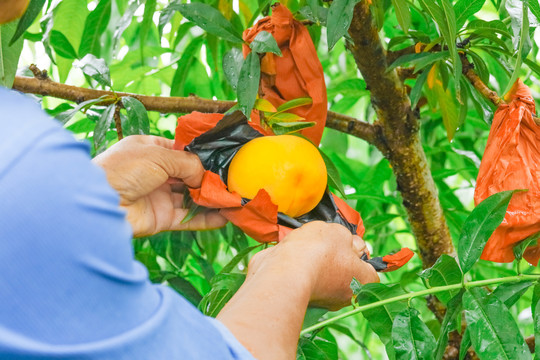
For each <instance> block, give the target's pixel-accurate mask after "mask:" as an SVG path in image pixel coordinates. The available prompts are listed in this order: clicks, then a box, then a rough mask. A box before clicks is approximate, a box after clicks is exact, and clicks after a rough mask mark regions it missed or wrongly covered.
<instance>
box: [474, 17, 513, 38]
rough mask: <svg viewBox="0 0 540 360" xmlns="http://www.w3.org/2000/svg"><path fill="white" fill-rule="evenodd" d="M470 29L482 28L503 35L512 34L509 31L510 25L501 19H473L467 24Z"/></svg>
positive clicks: (510, 35) (508, 35) (509, 36)
mask: <svg viewBox="0 0 540 360" xmlns="http://www.w3.org/2000/svg"><path fill="white" fill-rule="evenodd" d="M467 29H468V30H473V31H474V30H482V31H487V32H493V33H498V34H501V35H503V36H504V37H507V38H511V37H512V34H510V32H509V31H508V27H507V26H506V25H505V24H504V23H503V22H502V21H501V20H492V21H484V20H480V19H478V20H473V21H471V22H470V23H469V24H468V25H467Z"/></svg>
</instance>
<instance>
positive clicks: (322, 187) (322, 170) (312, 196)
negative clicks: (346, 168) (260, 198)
mask: <svg viewBox="0 0 540 360" xmlns="http://www.w3.org/2000/svg"><path fill="white" fill-rule="evenodd" d="M326 181H327V174H326V165H325V164H324V160H323V158H322V156H321V154H320V153H319V150H318V149H317V148H316V147H315V146H314V145H313V144H312V143H310V142H309V141H308V140H305V139H303V138H301V137H298V136H294V135H278V136H262V137H259V138H256V139H253V140H251V141H249V142H248V143H247V144H245V145H244V146H242V148H241V149H240V150H239V151H238V153H236V155H235V156H234V158H233V159H232V161H231V164H230V167H229V175H228V187H229V191H235V192H237V193H238V194H239V195H240V196H242V197H244V198H247V199H253V198H254V197H255V195H257V193H258V192H259V190H260V189H264V190H266V192H267V193H268V194H269V195H270V199H271V200H272V202H273V203H274V204H276V205H277V206H278V211H280V212H282V213H284V214H286V215H289V216H291V217H298V216H301V215H304V214H305V213H307V212H309V211H311V210H313V208H314V207H315V206H317V204H318V203H319V202H320V201H321V199H322V197H323V195H324V192H325V191H326Z"/></svg>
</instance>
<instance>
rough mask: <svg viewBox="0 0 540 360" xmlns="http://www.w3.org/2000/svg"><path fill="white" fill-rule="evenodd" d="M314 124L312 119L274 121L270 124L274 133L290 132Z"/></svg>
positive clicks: (283, 133)
mask: <svg viewBox="0 0 540 360" xmlns="http://www.w3.org/2000/svg"><path fill="white" fill-rule="evenodd" d="M312 126H315V122H313V121H298V122H275V123H272V125H271V126H270V127H271V128H272V131H273V132H274V134H276V135H285V134H291V133H294V132H297V131H300V130H303V129H307V128H309V127H312Z"/></svg>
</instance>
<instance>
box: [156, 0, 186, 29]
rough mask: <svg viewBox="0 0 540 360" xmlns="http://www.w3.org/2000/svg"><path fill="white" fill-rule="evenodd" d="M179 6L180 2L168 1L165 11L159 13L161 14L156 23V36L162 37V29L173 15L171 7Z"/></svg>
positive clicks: (178, 0)
mask: <svg viewBox="0 0 540 360" xmlns="http://www.w3.org/2000/svg"><path fill="white" fill-rule="evenodd" d="M179 4H182V0H173V1H170V2H169V3H168V4H167V6H166V7H165V9H163V10H162V11H161V14H159V22H158V35H159V37H162V36H163V28H164V27H165V25H167V24H168V23H170V22H171V19H172V18H173V16H174V14H175V12H176V11H175V9H173V8H172V7H173V6H177V5H179Z"/></svg>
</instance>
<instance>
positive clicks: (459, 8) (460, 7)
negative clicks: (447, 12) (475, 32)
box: [454, 0, 486, 29]
mask: <svg viewBox="0 0 540 360" xmlns="http://www.w3.org/2000/svg"><path fill="white" fill-rule="evenodd" d="M485 2H486V0H458V2H456V4H455V5H454V11H455V16H456V29H461V27H462V26H463V24H465V21H467V19H468V18H469V17H470V16H471V15H474V14H476V13H477V12H478V11H480V10H481V9H482V7H483V6H484V3H485Z"/></svg>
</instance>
